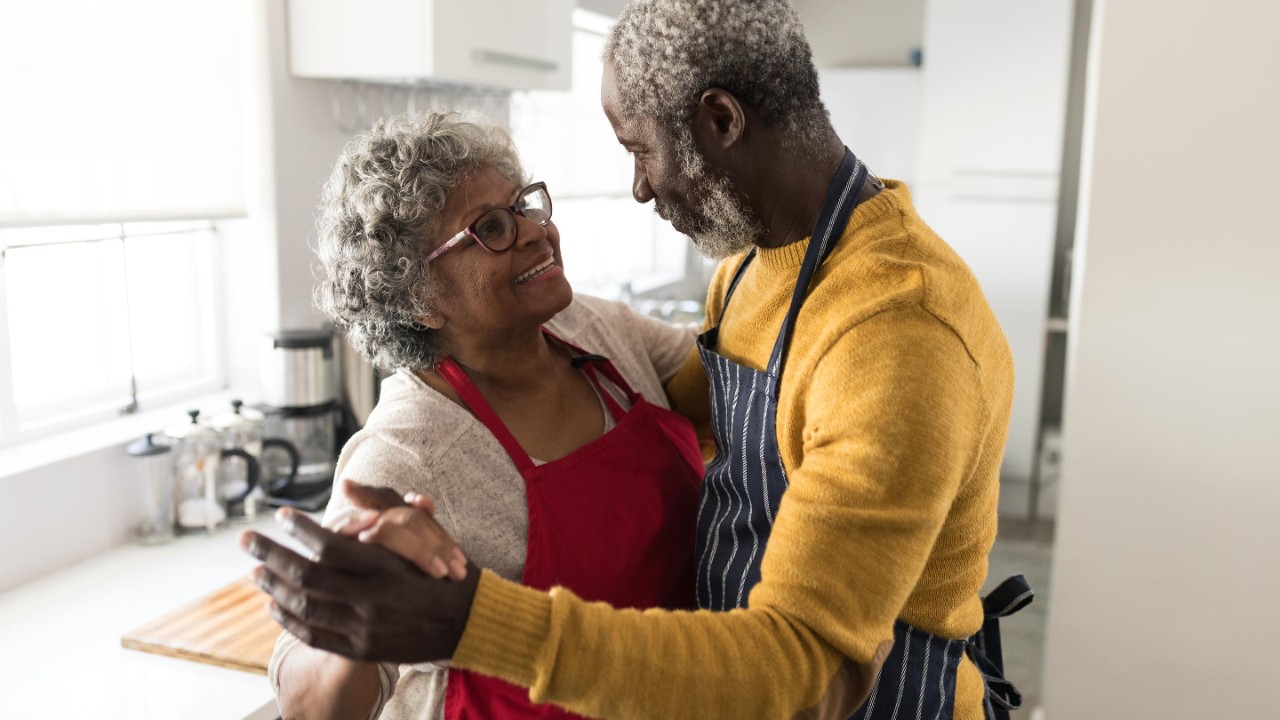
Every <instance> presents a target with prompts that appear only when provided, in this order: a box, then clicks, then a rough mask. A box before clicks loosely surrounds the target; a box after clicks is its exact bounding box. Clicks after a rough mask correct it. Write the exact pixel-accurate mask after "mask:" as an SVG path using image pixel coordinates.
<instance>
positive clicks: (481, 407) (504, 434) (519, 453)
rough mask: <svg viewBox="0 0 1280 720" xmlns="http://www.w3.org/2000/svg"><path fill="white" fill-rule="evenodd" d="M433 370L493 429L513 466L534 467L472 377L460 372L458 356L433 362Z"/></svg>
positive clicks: (490, 430) (521, 471) (522, 468)
mask: <svg viewBox="0 0 1280 720" xmlns="http://www.w3.org/2000/svg"><path fill="white" fill-rule="evenodd" d="M435 369H436V372H437V373H439V374H440V377H442V378H444V381H445V382H447V383H449V387H451V388H453V391H454V392H456V393H458V397H460V398H462V402H464V403H466V405H467V408H468V409H470V410H471V412H472V414H474V415H475V416H476V418H478V419H479V420H480V422H481V423H483V424H484V426H485V427H487V428H489V432H491V433H493V437H494V438H495V439H496V440H497V441H498V443H499V444H500V445H502V449H503V450H506V451H507V455H508V456H510V458H511V461H512V462H514V463H515V464H516V468H517V469H518V470H519V471H520V474H521V475H523V474H524V473H525V472H527V471H529V470H532V469H533V468H534V464H533V460H532V459H531V458H530V457H529V453H527V452H525V451H524V448H522V447H520V443H519V442H516V438H515V436H514V435H512V434H511V431H510V430H508V429H507V426H506V423H504V422H502V420H501V418H499V417H498V413H496V412H494V409H493V407H492V406H491V405H489V401H487V400H485V399H484V396H483V395H481V394H480V390H478V389H477V388H476V385H475V383H473V382H471V378H469V377H467V374H466V373H465V372H463V370H462V366H461V365H459V364H458V361H457V360H454V359H453V358H451V357H446V358H445V359H443V360H441V361H440V362H438V363H436V368H435Z"/></svg>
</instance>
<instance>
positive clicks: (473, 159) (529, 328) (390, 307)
mask: <svg viewBox="0 0 1280 720" xmlns="http://www.w3.org/2000/svg"><path fill="white" fill-rule="evenodd" d="M551 213H552V202H551V196H550V193H549V191H548V189H547V187H546V186H545V185H544V184H543V183H532V184H530V183H529V181H528V179H527V178H525V176H524V172H523V170H522V168H521V166H520V162H519V159H518V157H517V154H516V151H515V148H514V147H513V145H512V143H511V140H510V138H509V136H508V135H507V134H506V133H505V132H503V131H502V130H500V129H497V128H494V127H488V126H484V125H481V124H476V123H472V122H467V121H463V120H461V119H459V118H458V117H457V116H454V115H428V116H418V117H400V118H396V119H393V120H390V121H387V122H385V123H381V124H379V125H378V126H376V127H374V128H373V130H371V131H370V132H369V133H367V134H366V135H364V136H362V137H360V138H358V139H356V140H355V141H353V142H352V143H351V144H350V145H349V146H348V147H347V148H346V149H345V151H344V152H343V154H342V157H341V158H339V160H338V163H337V165H336V167H335V168H334V170H333V173H332V176H331V177H330V179H329V182H328V184H327V185H326V187H325V192H324V199H323V208H322V217H321V220H320V225H319V254H320V260H321V263H322V265H323V277H322V279H321V282H320V286H319V289H318V301H319V304H320V305H321V307H322V308H323V309H324V310H325V312H326V313H328V315H329V316H330V317H331V318H332V319H333V320H334V321H335V322H336V323H338V324H339V325H340V326H343V327H345V328H346V329H347V333H348V338H349V339H350V341H351V343H352V345H353V346H354V347H355V348H356V350H358V351H359V352H360V353H361V354H362V355H363V356H365V357H367V358H368V359H369V360H370V361H372V362H373V363H374V364H375V365H376V366H378V367H380V368H384V369H388V370H394V371H395V372H394V374H393V375H391V376H390V377H389V378H387V379H386V380H385V381H384V382H383V384H382V394H381V399H380V400H379V403H378V406H377V408H375V410H374V411H373V413H372V414H371V415H370V417H369V420H368V423H367V424H366V426H365V428H364V429H363V430H362V431H360V432H359V433H357V434H356V435H355V436H354V437H353V438H352V439H351V440H350V442H348V443H347V445H346V447H345V448H343V451H342V455H341V458H340V459H339V461H338V476H339V477H341V478H343V479H354V480H357V481H359V482H360V483H363V484H368V485H376V486H381V487H385V488H389V489H391V490H393V491H395V492H396V493H398V494H401V495H410V496H412V494H421V495H424V496H427V497H430V498H432V499H434V501H435V509H436V519H437V521H438V522H439V523H440V525H441V526H442V528H443V529H444V530H445V531H447V532H448V533H449V535H451V536H452V537H453V538H455V539H456V540H457V542H458V544H459V545H460V546H461V548H462V549H463V550H464V551H465V553H466V555H467V557H469V558H470V560H471V561H472V562H473V563H475V564H477V565H480V566H484V567H488V568H491V569H492V570H494V571H495V572H497V573H499V574H501V575H503V576H505V577H507V578H510V579H513V580H518V581H521V582H523V583H524V584H526V585H529V586H532V587H537V588H542V589H546V588H549V587H551V586H553V585H562V586H565V587H568V588H570V589H572V590H573V591H574V592H576V593H577V594H579V595H581V596H584V597H587V598H590V599H593V600H601V601H605V602H608V603H611V604H613V605H614V606H617V607H636V608H645V607H688V606H690V605H691V604H692V592H693V588H694V585H693V580H692V568H693V547H694V539H693V532H694V527H695V515H696V511H697V508H696V503H697V496H698V490H697V489H698V485H699V483H700V482H701V478H702V471H703V466H702V461H701V456H700V454H699V452H698V448H697V442H696V439H695V437H694V434H693V430H692V427H691V426H690V425H689V423H688V422H687V421H686V420H684V419H683V418H682V417H680V416H678V415H676V414H675V413H674V412H673V411H671V410H670V409H668V401H667V398H666V395H665V393H664V388H663V383H664V382H666V381H667V380H668V379H670V378H671V377H672V376H673V375H675V373H676V371H677V370H678V369H679V367H680V366H681V364H682V363H683V362H684V360H685V359H686V357H687V356H688V355H689V354H690V349H691V348H692V344H693V336H692V333H691V331H688V330H682V329H678V328H674V327H670V326H667V325H665V324H663V323H660V322H658V321H655V320H651V319H648V318H645V317H642V316H639V315H637V314H635V313H633V312H632V311H630V310H629V309H628V308H627V307H626V306H624V305H621V304H618V303H611V302H605V301H602V300H599V299H595V298H589V297H574V294H573V290H572V289H571V288H570V287H569V283H568V281H567V280H566V279H565V275H564V270H563V260H562V258H561V254H560V236H559V233H558V231H557V230H556V226H555V223H554V222H552V220H551ZM355 516H356V512H355V510H354V508H353V507H352V505H351V504H350V502H349V500H347V499H346V498H344V497H343V496H342V495H341V494H335V496H334V499H333V501H332V502H331V503H330V505H329V508H328V511H327V512H326V514H325V524H326V525H329V526H339V525H343V524H346V525H350V524H351V523H352V522H358V520H353V518H354V517H355ZM439 569H440V570H441V571H443V570H444V568H443V567H441V568H439ZM437 574H443V572H440V573H437ZM269 676H270V679H271V682H272V685H273V687H274V688H275V690H276V695H277V697H278V698H279V702H280V708H281V710H282V712H283V713H284V716H285V717H382V718H436V717H450V718H457V717H482V718H490V717H562V716H566V713H564V712H563V711H561V710H558V709H556V708H553V707H551V706H537V707H535V706H532V705H531V704H530V703H529V701H528V693H527V691H526V690H524V689H521V688H516V687H515V686H512V685H507V684H505V683H503V682H501V681H498V680H493V679H490V678H486V677H483V676H478V675H469V674H467V673H465V672H461V671H456V670H450V669H449V668H448V667H447V666H443V665H434V664H427V665H402V666H396V665H391V664H381V665H376V664H366V663H359V662H354V661H350V660H347V659H345V658H343V657H340V656H338V655H332V654H328V653H325V652H323V651H320V650H316V649H314V648H311V647H309V646H307V645H305V644H303V643H300V642H298V640H297V639H296V638H295V637H293V636H292V635H289V634H288V633H286V634H284V635H283V636H282V637H281V639H280V641H279V642H278V644H277V646H276V651H275V653H274V655H273V657H272V659H271V666H270V671H269Z"/></svg>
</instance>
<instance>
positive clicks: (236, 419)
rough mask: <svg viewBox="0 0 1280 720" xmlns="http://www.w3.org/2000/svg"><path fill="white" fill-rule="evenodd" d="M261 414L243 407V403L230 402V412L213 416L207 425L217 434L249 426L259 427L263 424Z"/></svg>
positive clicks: (239, 401)
mask: <svg viewBox="0 0 1280 720" xmlns="http://www.w3.org/2000/svg"><path fill="white" fill-rule="evenodd" d="M263 420H264V418H263V415H262V413H260V412H258V411H257V410H254V409H253V408H250V407H244V401H242V400H232V401H231V412H224V413H221V414H219V415H214V416H213V418H212V419H210V420H209V425H210V426H211V427H213V429H214V430H217V431H218V432H224V431H226V430H230V429H231V428H241V427H245V426H251V425H261V424H262V423H263Z"/></svg>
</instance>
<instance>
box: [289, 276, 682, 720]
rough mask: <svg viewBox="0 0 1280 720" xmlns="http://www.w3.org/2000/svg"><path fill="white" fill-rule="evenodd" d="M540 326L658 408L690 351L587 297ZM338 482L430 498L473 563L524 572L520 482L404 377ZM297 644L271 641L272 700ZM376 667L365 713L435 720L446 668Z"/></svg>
mask: <svg viewBox="0 0 1280 720" xmlns="http://www.w3.org/2000/svg"><path fill="white" fill-rule="evenodd" d="M547 328H548V329H549V330H550V331H551V332H553V333H555V334H556V335H557V336H558V337H560V338H563V339H564V340H566V341H567V342H570V343H572V344H574V345H577V346H578V347H580V348H582V349H584V350H586V351H588V352H592V353H597V354H600V355H604V356H606V357H608V358H609V359H610V360H612V361H613V364H614V365H615V366H616V367H617V368H618V371H619V372H620V373H622V376H623V377H624V378H626V380H627V382H628V383H630V384H631V386H632V388H633V389H635V391H636V392H638V393H640V394H641V395H643V396H644V397H645V399H647V400H648V401H649V402H651V403H654V404H655V405H659V406H661V407H668V402H667V398H666V395H665V393H664V392H663V383H664V382H666V381H667V380H668V379H669V378H670V377H671V376H672V375H674V374H675V372H676V371H677V370H678V369H679V368H680V366H681V364H682V363H683V362H684V361H685V359H686V357H687V356H688V355H689V353H690V352H691V350H692V348H693V337H694V330H693V329H691V328H680V327H673V326H671V325H668V324H666V323H663V322H661V321H658V320H654V319H652V318H648V317H645V316H642V315H639V314H637V313H635V312H633V311H632V310H631V309H630V308H628V307H627V306H626V305H624V304H622V303H616V302H609V301H605V300H601V299H599V298H594V297H589V296H581V295H579V296H577V297H576V298H575V299H574V301H573V303H572V304H571V305H570V306H569V307H568V308H566V309H565V310H564V311H563V312H561V313H560V314H559V315H557V316H556V317H555V318H553V319H552V320H551V322H549V323H547ZM336 477H338V478H343V479H345V478H350V479H352V480H358V481H359V482H362V483H365V484H368V485H380V486H386V487H390V488H392V489H394V490H396V491H397V492H400V493H406V492H409V491H413V492H417V493H421V494H423V495H426V496H428V497H430V498H432V499H434V500H435V502H436V519H437V520H439V522H440V524H441V525H442V526H443V527H444V528H445V530H447V531H449V533H450V534H451V535H453V537H454V538H455V539H457V541H458V543H459V544H460V545H461V546H462V548H463V550H464V551H465V552H466V553H467V557H469V558H470V559H471V561H472V562H474V563H476V564H478V565H480V566H482V567H486V568H489V569H491V570H493V571H494V572H496V573H498V574H499V575H501V576H502V577H505V578H508V579H511V580H514V581H517V582H518V581H519V580H520V578H521V576H522V575H523V574H524V562H525V547H526V540H527V537H526V536H527V533H528V526H529V520H528V515H527V513H526V507H525V495H524V481H523V479H522V478H521V477H520V474H519V472H517V471H516V468H515V465H513V464H512V462H511V460H510V459H509V458H508V457H507V454H506V452H505V451H504V450H503V449H502V446H501V445H499V444H498V441H497V440H495V439H494V437H493V435H492V434H490V432H489V431H488V429H487V428H485V427H484V425H482V424H480V422H479V421H478V420H476V418H475V417H474V416H472V415H471V414H470V413H468V412H467V411H466V410H464V409H463V408H461V407H459V406H457V405H456V404H454V403H453V402H451V401H450V400H448V399H446V398H445V397H444V396H442V395H440V394H439V393H437V392H436V391H435V390H432V389H431V388H429V387H428V386H427V385H426V384H425V383H423V382H422V380H421V379H419V378H418V377H417V376H416V375H414V374H413V373H412V372H409V371H407V370H401V371H399V372H397V373H396V374H394V375H392V376H391V377H389V378H387V379H386V380H384V381H383V383H382V391H381V397H380V399H379V400H378V405H377V407H376V408H374V410H373V413H372V414H370V416H369V421H368V422H367V423H366V425H365V427H364V429H363V430H361V431H360V432H358V433H356V434H355V436H353V437H352V438H351V440H350V441H349V442H348V443H347V444H346V446H345V447H344V448H343V449H342V454H341V456H340V457H339V458H338V465H337V472H336ZM350 512H351V505H350V504H349V503H348V502H347V500H346V498H345V497H344V496H342V494H341V493H338V494H335V495H334V497H333V499H332V500H331V501H330V502H329V507H328V509H327V510H326V511H325V516H324V524H325V525H326V526H332V525H333V524H335V523H336V522H337V521H338V520H339V519H341V518H342V517H344V516H345V515H346V514H348V513H350ZM297 642H298V640H297V638H295V637H294V636H292V635H290V634H289V633H284V634H282V635H281V636H280V640H279V641H278V642H277V643H276V648H275V652H274V653H273V654H272V657H271V664H270V667H269V668H268V677H269V678H270V680H271V685H272V688H273V689H274V690H275V691H276V694H277V696H278V695H279V692H280V676H279V671H280V663H281V662H282V661H283V659H284V658H285V657H286V656H287V655H288V653H289V651H290V650H292V649H293V647H294V646H296V644H297ZM379 671H380V672H379V674H380V676H381V686H382V687H381V693H380V697H379V700H378V705H377V707H375V708H374V709H373V711H372V712H371V714H370V717H381V718H386V719H390V720H406V719H409V718H415V719H416V718H422V719H435V718H442V717H443V713H444V690H445V683H446V680H447V675H448V674H447V665H436V664H422V665H399V666H397V665H393V664H383V665H380V666H379Z"/></svg>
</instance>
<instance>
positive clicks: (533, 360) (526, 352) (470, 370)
mask: <svg viewBox="0 0 1280 720" xmlns="http://www.w3.org/2000/svg"><path fill="white" fill-rule="evenodd" d="M445 351H446V353H447V354H448V355H449V356H450V357H452V358H453V359H454V361H455V362H457V363H458V365H460V366H461V367H462V369H463V370H465V371H466V373H467V376H468V377H470V378H471V381H472V382H473V383H475V384H476V385H477V386H482V387H489V388H493V389H496V390H514V391H524V392H528V391H529V390H530V389H532V388H535V387H537V386H538V385H540V384H542V383H545V382H547V381H548V380H550V379H553V378H555V377H556V373H555V370H556V367H557V364H558V363H557V358H558V357H559V351H558V350H557V349H556V348H554V347H553V346H552V343H550V342H548V341H547V338H546V336H545V335H543V333H542V328H540V327H538V328H534V329H533V330H532V331H508V332H504V333H501V334H499V335H498V336H493V337H477V336H470V337H467V338H465V339H460V338H454V339H452V342H447V343H445Z"/></svg>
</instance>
